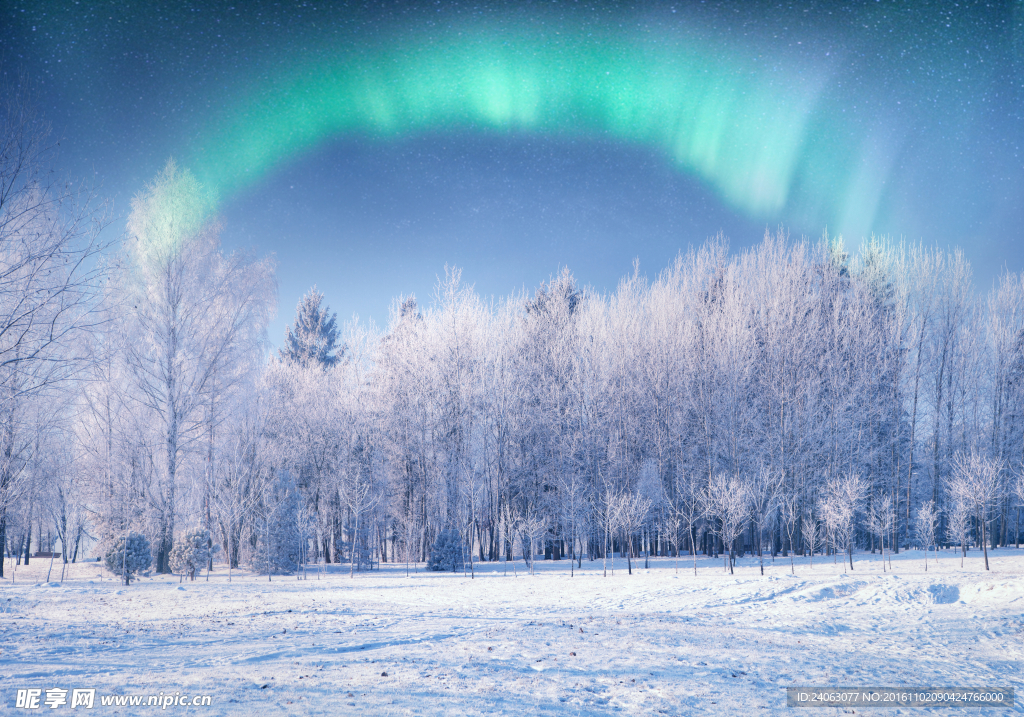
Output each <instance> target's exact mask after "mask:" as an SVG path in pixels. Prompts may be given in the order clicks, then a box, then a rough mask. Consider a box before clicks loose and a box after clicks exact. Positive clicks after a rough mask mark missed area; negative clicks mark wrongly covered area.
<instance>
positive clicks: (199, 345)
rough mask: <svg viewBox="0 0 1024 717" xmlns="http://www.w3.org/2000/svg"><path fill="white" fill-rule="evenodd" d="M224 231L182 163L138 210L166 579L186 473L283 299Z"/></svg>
mask: <svg viewBox="0 0 1024 717" xmlns="http://www.w3.org/2000/svg"><path fill="white" fill-rule="evenodd" d="M218 229H219V226H218V224H217V222H216V221H215V220H214V219H213V217H212V214H211V203H210V200H209V198H208V197H207V195H206V193H205V191H204V189H203V187H202V186H201V185H200V184H199V183H198V182H197V181H196V179H195V178H194V177H193V176H192V174H191V173H190V172H188V171H187V170H183V169H179V168H178V167H177V166H176V165H175V164H174V163H173V162H168V164H167V166H166V167H165V168H164V170H163V171H162V172H161V173H160V174H159V175H158V176H157V178H156V179H155V180H154V181H153V182H152V183H151V184H150V185H148V186H147V188H146V190H145V191H144V192H142V193H141V194H139V195H138V196H136V197H135V199H133V200H132V212H131V214H130V215H129V217H128V239H127V241H126V244H125V266H124V269H123V271H122V272H121V274H120V276H119V277H118V290H119V292H120V295H121V300H122V301H123V304H122V305H123V306H124V312H125V319H124V322H123V325H124V330H125V332H126V334H127V335H128V337H129V340H128V341H126V342H125V359H126V364H127V366H128V368H129V375H130V377H131V379H132V382H131V385H130V386H126V387H125V390H126V391H130V393H129V395H130V396H131V397H132V398H133V400H135V401H137V402H138V404H139V405H140V407H141V408H142V409H144V410H145V411H146V412H148V414H149V416H148V418H149V419H150V420H148V421H146V424H149V425H150V426H151V427H152V430H153V435H152V436H151V437H150V438H149V439H148V440H149V441H151V442H152V443H153V444H157V445H160V446H161V448H160V450H159V452H156V453H155V455H154V456H153V464H154V471H155V474H156V481H155V485H153V486H152V489H151V490H150V491H149V495H150V496H151V498H152V501H151V509H152V515H153V518H154V520H155V522H156V526H155V529H154V530H153V532H154V534H155V536H156V538H157V539H156V568H157V570H158V571H160V572H167V571H168V570H169V564H168V559H169V556H170V551H171V547H172V539H173V535H174V528H175V524H176V522H177V520H178V512H179V508H180V506H179V497H178V492H179V483H180V482H181V481H182V473H183V470H191V471H192V472H193V473H199V472H200V471H201V470H202V469H201V468H200V467H199V466H194V465H193V466H191V467H189V465H188V463H189V459H190V458H194V459H198V455H200V448H201V447H202V448H204V449H206V450H205V451H203V452H205V453H207V455H208V456H209V454H210V451H211V450H212V442H211V433H212V431H213V428H214V427H215V423H216V421H217V418H216V415H217V414H216V404H217V403H218V400H219V399H220V398H221V397H222V396H223V393H224V391H225V390H226V388H227V387H228V386H230V385H232V384H233V383H235V382H236V381H237V380H238V378H240V374H241V371H240V370H239V369H241V368H243V367H246V366H248V365H249V364H248V363H247V362H248V361H249V360H250V359H251V355H252V354H251V351H252V348H253V346H254V344H257V343H258V341H259V340H260V338H262V334H263V332H264V331H265V327H266V323H267V321H268V319H269V314H270V311H271V302H272V301H273V298H274V294H275V286H274V279H273V267H272V265H271V264H270V263H269V262H268V261H255V260H252V259H251V258H249V257H247V256H245V255H243V254H240V253H235V254H231V255H224V254H223V253H222V252H221V251H220V247H219V241H218ZM144 425H145V424H144ZM209 460H210V459H208V461H207V462H209ZM206 505H207V508H209V500H208V499H207V500H206ZM207 514H209V511H208V510H207Z"/></svg>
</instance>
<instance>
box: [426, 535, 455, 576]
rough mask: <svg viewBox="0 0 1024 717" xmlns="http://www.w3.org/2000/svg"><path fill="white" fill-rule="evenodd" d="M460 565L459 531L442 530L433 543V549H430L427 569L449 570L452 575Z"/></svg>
mask: <svg viewBox="0 0 1024 717" xmlns="http://www.w3.org/2000/svg"><path fill="white" fill-rule="evenodd" d="M462 564H463V560H462V537H461V536H460V535H459V531H457V530H455V529H454V528H449V529H446V530H442V531H441V532H440V533H439V534H438V536H437V540H435V541H434V547H432V548H431V549H430V562H429V563H427V568H428V569H430V570H444V571H448V570H450V571H451V572H453V573H454V572H455V571H456V570H458V569H459V568H461V567H462Z"/></svg>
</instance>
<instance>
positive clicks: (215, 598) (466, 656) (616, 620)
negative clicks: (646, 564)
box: [0, 548, 1024, 717]
mask: <svg viewBox="0 0 1024 717" xmlns="http://www.w3.org/2000/svg"><path fill="white" fill-rule="evenodd" d="M857 557H858V558H859V559H857V560H855V566H856V568H855V570H853V571H852V572H848V573H844V571H843V567H842V565H836V564H834V563H833V562H832V558H816V559H815V563H814V567H813V568H811V567H809V566H808V564H807V559H806V558H797V560H796V563H797V564H796V576H791V575H790V563H789V560H788V559H786V560H783V559H781V558H779V559H776V561H775V564H774V565H772V564H771V562H770V561H769V564H768V565H767V566H766V569H765V576H764V577H761V575H760V574H759V571H758V568H757V560H756V558H754V559H750V558H745V559H742V560H740V561H739V563H738V567H737V569H736V574H735V575H729V574H727V573H725V572H723V569H722V564H721V562H720V561H717V560H711V559H706V558H701V559H698V573H699V574H698V575H697V576H696V577H694V575H693V567H692V563H691V562H690V559H689V558H682V559H680V561H679V570H678V573H677V572H676V569H675V561H674V560H672V559H669V558H658V559H657V560H653V561H652V563H651V568H650V569H643V567H642V565H643V563H642V561H641V562H640V564H639V565H640V567H639V569H637V565H636V564H634V571H633V573H634V574H633V575H627V573H626V562H625V560H617V561H616V569H615V574H614V576H611V575H609V577H607V578H604V577H602V576H601V563H600V562H599V561H598V562H594V563H591V562H587V561H584V564H583V570H582V571H578V572H577V573H576V575H575V577H570V576H569V562H568V561H564V560H563V561H558V562H540V561H538V563H537V574H536V575H535V576H529V575H526V574H524V571H523V565H522V563H521V562H520V563H519V564H518V577H513V574H512V570H511V569H509V570H508V574H507V575H505V574H504V571H505V566H504V565H503V564H483V565H480V564H478V565H477V567H476V579H473V580H471V579H469V578H468V577H464V576H463V575H462V574H458V575H453V574H450V573H449V574H434V573H426V572H423V571H422V569H421V570H420V571H417V572H414V573H412V575H411V576H410V577H406V574H405V566H404V565H387V566H384V568H383V569H382V570H379V571H373V572H370V573H361V574H357V575H356V577H355V578H354V579H350V578H349V576H348V574H347V572H344V573H343V572H336V573H330V574H328V575H326V576H325V577H323V578H322V579H320V580H318V579H317V577H316V573H315V572H310V573H309V575H308V579H307V580H305V581H300V580H296V579H295V577H275V578H274V580H273V582H270V583H268V582H267V578H266V576H263V577H262V578H261V577H257V576H253V575H252V574H246V573H239V572H237V571H236V572H235V574H234V579H233V582H231V583H229V582H228V581H227V574H226V572H216V571H215V572H214V574H213V575H212V577H211V578H210V580H209V582H206V581H205V580H200V581H196V582H194V583H188V582H186V583H185V584H183V585H179V582H178V578H177V577H168V576H159V577H152V578H142V579H140V580H139V581H138V582H137V583H135V584H133V585H132V586H131V587H129V588H125V587H122V586H121V585H119V584H118V582H117V581H116V580H112V579H111V578H110V576H109V574H107V573H105V572H104V571H101V569H100V567H99V565H98V564H96V563H87V564H78V565H75V566H71V571H70V577H68V578H66V579H65V581H64V583H63V585H56V584H54V583H50V584H49V585H47V584H43V583H41V582H40V581H42V580H43V579H44V578H45V575H46V569H47V561H46V560H33V561H32V564H31V566H29V567H27V568H26V567H25V566H21V567H19V568H18V569H17V571H16V572H15V582H14V584H13V585H12V583H11V580H10V578H8V579H6V582H5V583H4V584H3V587H2V588H0V601H2V607H0V678H2V681H3V693H2V695H0V699H2V704H3V705H4V710H2V711H4V712H5V713H6V714H15V713H20V714H29V712H26V711H22V710H17V709H15V707H14V705H15V694H16V691H17V689H18V688H42V689H43V690H44V693H43V696H44V697H45V690H46V689H49V688H53V687H60V688H63V689H67V690H71V689H74V688H96V689H97V699H96V706H95V708H94V709H96V710H97V711H98V712H100V713H102V714H119V713H120V714H146V713H154V712H155V711H157V710H158V708H156V707H145V706H142V707H135V708H120V709H118V708H116V707H102V706H101V705H100V704H99V696H100V695H105V694H112V693H118V694H142V695H150V694H157V693H159V692H163V693H171V694H173V693H175V692H181V693H183V694H188V695H190V696H191V695H201V694H209V695H211V696H212V706H210V707H202V708H200V707H189V708H187V709H186V708H183V707H173V706H172V707H169V708H168V709H167V712H168V713H170V712H177V713H183V712H187V713H189V714H193V713H199V714H204V715H218V714H225V715H236V714H254V715H255V714H259V715H277V714H325V715H338V714H356V713H358V714H362V715H378V714H379V715H389V714H395V715H400V714H453V715H454V714H508V715H532V714H558V715H567V714H568V715H571V714H613V713H622V714H638V715H639V714H657V713H662V714H672V715H678V714H721V715H743V714H769V715H770V714H781V713H786V712H789V713H791V712H792V711H793V708H787V707H786V702H785V690H784V688H785V687H786V686H792V685H818V686H824V685H832V686H858V687H867V686H889V687H891V686H900V685H905V686H922V687H940V686H997V687H1004V688H1005V687H1008V686H1013V687H1014V688H1016V690H1017V693H1018V696H1017V700H1016V706H1015V707H1014V710H1013V712H1014V713H1017V714H1024V707H1022V700H1021V697H1020V693H1021V691H1022V689H1024V677H1022V672H1024V670H1022V667H1024V663H1022V656H1024V550H1020V551H1018V550H1014V549H1012V548H1011V549H1003V550H999V551H994V552H993V553H991V554H990V560H991V564H992V571H991V572H985V571H984V569H983V564H982V559H981V554H980V552H978V551H972V552H971V553H970V554H969V555H968V558H967V561H966V564H965V567H964V568H963V569H961V568H960V558H959V556H958V555H954V553H953V552H952V551H946V552H944V553H943V555H942V557H941V558H940V559H939V561H938V562H935V561H934V559H930V560H929V566H928V568H929V569H928V571H927V572H925V571H924V560H923V553H921V552H920V551H910V552H906V553H903V554H901V555H898V556H894V559H893V561H892V564H893V568H894V570H893V571H892V572H885V573H883V572H882V562H881V558H880V557H879V556H877V555H867V554H859V555H858V556H857ZM54 568H55V570H54V575H55V576H56V575H59V568H60V566H59V565H55V566H54ZM385 673H386V675H385ZM67 709H70V692H69V704H68V705H65V706H63V707H59V708H58V710H60V711H63V710H67ZM41 711H46V712H51V710H49V709H47V708H46V707H45V706H44V707H42V710H41ZM160 711H163V710H160ZM805 711H806V712H809V713H810V714H814V715H822V716H823V717H824V716H825V715H832V714H842V713H843V711H842V710H840V709H837V708H817V709H813V708H812V709H808V710H799V709H798V710H797V714H800V713H802V712H805ZM858 711H860V710H858ZM867 712H868V713H869V714H872V715H882V714H890V713H894V712H895V710H886V709H870V710H867ZM969 712H970V713H971V714H976V715H982V714H986V713H993V714H995V713H996V712H998V714H1008V713H1009V712H1008V711H1007V710H984V709H974V710H969ZM903 713H904V714H914V713H920V714H961V713H962V711H958V710H953V709H923V708H911V709H907V708H903Z"/></svg>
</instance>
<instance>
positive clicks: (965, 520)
mask: <svg viewBox="0 0 1024 717" xmlns="http://www.w3.org/2000/svg"><path fill="white" fill-rule="evenodd" d="M970 537H971V512H970V507H969V506H968V505H967V504H966V503H954V504H953V508H952V510H950V512H949V520H948V521H947V522H946V540H948V541H949V542H950V543H951V544H953V545H958V546H960V567H961V568H962V567H963V566H964V558H966V557H967V544H968V542H969V541H970Z"/></svg>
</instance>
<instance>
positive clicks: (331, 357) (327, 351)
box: [278, 286, 346, 367]
mask: <svg viewBox="0 0 1024 717" xmlns="http://www.w3.org/2000/svg"><path fill="white" fill-rule="evenodd" d="M323 300H324V295H323V294H322V293H320V292H319V291H317V290H316V287H315V286H314V287H313V288H312V289H310V290H309V291H308V292H306V295H305V296H303V297H302V299H301V300H300V301H299V303H298V305H297V306H296V307H295V321H294V322H293V323H292V324H291V325H290V326H288V328H286V329H285V334H284V348H282V349H281V350H280V351H279V352H278V353H279V356H280V358H281V360H282V361H284V362H286V363H297V364H299V365H301V366H320V367H330V366H335V365H337V363H338V362H339V361H341V360H342V358H343V357H344V355H345V349H346V347H345V345H344V344H339V343H338V315H337V314H336V313H333V314H332V313H331V310H330V308H329V307H327V306H323V307H322V308H321V304H322V303H323Z"/></svg>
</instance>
